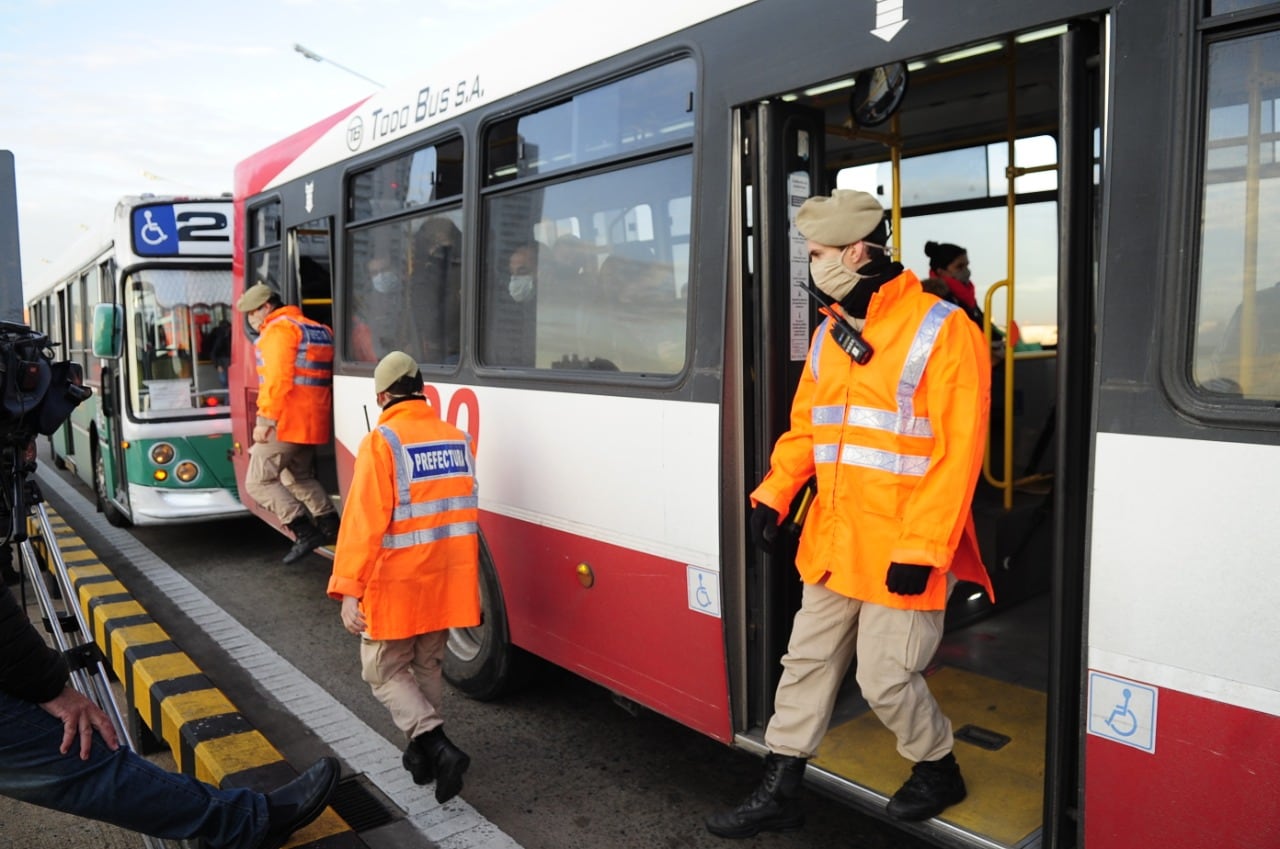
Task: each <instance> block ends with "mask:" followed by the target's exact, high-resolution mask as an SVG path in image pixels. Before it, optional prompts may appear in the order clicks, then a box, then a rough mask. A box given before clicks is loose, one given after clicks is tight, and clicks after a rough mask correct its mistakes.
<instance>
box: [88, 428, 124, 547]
mask: <svg viewBox="0 0 1280 849" xmlns="http://www.w3.org/2000/svg"><path fill="white" fill-rule="evenodd" d="M106 492H107V464H106V461H105V460H103V459H102V452H101V451H100V450H98V448H97V447H96V444H95V447H94V449H93V500H94V502H95V503H96V504H97V507H98V512H99V513H101V514H102V515H103V516H105V517H106V519H107V521H108V522H110V523H111V524H113V525H115V526H116V527H117V528H127V527H129V525H130V524H131V523H130V522H129V517H128V516H126V515H125V514H124V513H123V512H121V510H120V508H119V507H117V506H116V505H115V503H114V502H113V501H112V500H111V499H110V498H107V496H106Z"/></svg>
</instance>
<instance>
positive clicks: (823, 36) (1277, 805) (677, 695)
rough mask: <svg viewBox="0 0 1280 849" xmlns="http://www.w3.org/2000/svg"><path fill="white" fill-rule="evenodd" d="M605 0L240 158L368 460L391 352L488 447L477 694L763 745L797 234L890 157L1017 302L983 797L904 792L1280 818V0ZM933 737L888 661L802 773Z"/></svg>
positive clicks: (785, 560)
mask: <svg viewBox="0 0 1280 849" xmlns="http://www.w3.org/2000/svg"><path fill="white" fill-rule="evenodd" d="M599 18H600V21H599V23H598V24H596V23H593V22H592V21H590V20H587V19H586V18H585V17H584V16H581V15H571V14H568V13H566V14H565V15H557V16H549V17H548V20H554V21H559V22H566V21H570V20H572V21H573V22H574V23H573V24H572V26H570V25H569V24H567V23H565V24H563V27H562V29H563V32H541V31H539V32H532V31H530V30H523V31H521V32H520V33H518V34H513V35H512V36H510V37H509V38H507V39H505V40H503V39H500V40H498V41H496V42H494V43H490V44H487V45H485V47H484V49H483V51H478V52H476V53H475V54H473V55H470V56H464V57H459V58H456V59H451V60H449V61H447V62H443V63H441V64H439V65H437V66H435V67H431V68H428V69H426V70H425V71H423V73H422V74H420V75H418V76H416V77H415V78H413V79H412V80H411V81H409V82H406V83H405V84H403V85H400V86H397V87H391V88H387V89H385V90H381V91H379V92H377V93H376V94H374V95H372V96H371V97H370V98H368V99H367V100H365V101H363V102H361V103H358V104H355V105H353V106H351V107H350V108H348V109H344V110H342V111H341V112H339V113H337V114H334V115H331V116H329V117H328V118H326V119H324V120H322V121H319V122H318V123H316V124H314V125H313V126H311V127H308V128H306V129H304V130H302V131H300V132H298V133H296V134H294V135H291V136H289V137H288V138H285V139H282V140H281V141H279V142H278V143H276V144H274V145H272V146H271V147H269V148H267V149H266V150H263V151H261V152H260V153H258V154H255V155H253V156H251V157H249V158H248V159H246V160H245V161H243V162H241V163H240V164H239V165H238V167H237V169H236V176H235V203H236V211H237V217H238V223H237V228H236V230H237V233H238V234H239V240H240V241H239V244H238V245H237V247H236V254H235V261H234V270H233V276H234V280H235V284H234V285H235V288H236V290H237V292H239V291H243V289H244V287H245V286H246V285H247V284H251V283H254V282H257V281H259V280H265V281H267V282H269V283H270V284H271V285H273V286H275V287H276V288H277V289H278V290H279V291H280V292H281V293H282V295H283V296H284V298H285V299H286V301H289V302H300V303H301V304H302V305H303V309H304V311H305V312H307V313H309V314H310V315H312V316H313V317H315V318H318V319H321V320H323V321H325V322H327V323H330V324H331V325H332V326H333V328H334V330H335V335H336V339H337V361H336V363H335V377H334V410H335V422H334V424H335V439H334V441H333V444H332V446H331V447H329V448H328V449H327V450H326V451H322V452H321V457H320V465H321V469H320V472H321V477H322V479H326V480H327V481H328V482H329V485H330V487H331V488H332V492H333V494H334V496H335V497H336V498H340V497H341V494H342V493H343V492H344V490H345V487H346V485H347V483H348V482H349V480H350V476H351V469H352V463H353V457H354V454H355V452H356V449H357V446H358V445H359V442H360V440H361V438H362V437H363V436H364V434H365V433H366V432H367V431H368V429H369V427H370V424H371V423H372V422H374V421H375V420H376V416H377V413H378V410H377V408H376V406H375V405H374V397H373V396H374V392H373V388H372V379H371V375H372V370H373V366H374V363H375V362H376V360H377V359H378V358H379V357H380V356H381V355H382V354H385V353H386V352H387V351H388V350H392V349H396V348H400V349H403V350H405V351H408V352H410V353H412V354H413V355H414V356H415V357H416V358H417V359H418V361H419V362H420V364H421V367H422V370H423V373H424V376H426V378H427V381H428V384H429V385H428V389H427V392H428V395H429V396H430V399H431V401H432V403H433V404H435V405H436V406H437V408H438V409H439V410H440V412H441V413H442V415H444V416H446V417H447V418H448V419H449V420H450V421H453V422H455V423H457V424H458V425H459V426H461V427H463V428H465V429H466V430H468V431H469V432H470V433H471V435H472V436H473V437H474V438H475V440H476V446H477V461H478V467H479V484H480V498H481V527H482V533H483V541H484V545H483V557H482V566H483V569H482V572H483V576H484V578H483V596H484V599H483V602H484V609H485V618H484V624H483V625H482V626H481V627H479V628H477V629H474V630H471V631H466V632H457V633H455V634H454V635H452V638H451V640H450V644H449V657H448V663H447V668H448V675H449V678H450V680H451V681H452V682H453V683H454V685H455V686H456V687H457V688H458V689H460V690H461V691H463V692H465V693H467V694H469V695H472V696H475V697H478V698H493V697H496V696H498V695H499V694H501V693H502V692H503V690H504V689H505V688H507V687H509V686H510V685H511V684H512V683H513V682H515V681H516V680H518V679H519V677H520V675H521V673H522V669H523V668H525V667H527V665H528V662H529V661H530V660H531V659H532V658H541V659H543V660H546V661H550V662H552V663H555V664H558V665H560V666H562V667H565V668H568V669H570V670H573V671H574V672H576V673H578V674H580V675H583V676H585V677H587V678H589V679H591V680H592V681H595V682H598V683H599V684H600V685H601V686H603V687H607V688H609V689H610V690H612V691H614V692H615V693H616V694H618V696H619V697H621V698H624V699H627V700H630V701H632V702H635V703H637V704H640V705H643V706H645V707H647V708H650V709H652V710H654V711H657V712H658V713H661V714H663V715H665V716H668V717H670V718H672V719H674V720H676V721H678V722H681V723H684V724H685V725H688V726H690V727H692V728H694V729H697V730H699V731H701V732H704V733H705V734H707V735H710V736H712V737H714V738H716V739H719V740H722V741H724V742H726V743H728V744H732V745H736V746H740V747H744V748H747V749H750V750H753V751H757V752H760V751H763V728H764V725H765V723H766V722H767V720H768V718H769V716H770V714H771V710H772V699H773V693H774V688H775V685H776V683H777V678H778V675H779V662H778V661H779V658H780V657H781V655H782V654H783V652H784V650H785V645H786V640H787V636H788V633H789V627H790V621H791V618H792V616H793V614H794V612H795V610H796V609H797V607H798V603H799V585H798V579H797V577H796V574H795V571H794V568H793V566H792V564H791V562H790V558H789V557H788V556H786V555H781V556H766V555H763V554H761V553H760V552H758V551H756V550H754V549H753V548H752V547H751V546H750V545H749V544H748V542H747V532H746V527H745V524H746V519H745V517H746V514H747V511H748V504H747V498H746V494H747V492H748V491H749V490H750V489H751V488H752V487H753V486H754V485H755V483H756V482H757V481H758V480H759V479H760V477H761V476H762V474H763V472H764V470H765V469H766V468H767V463H768V457H769V453H770V450H771V448H772V445H773V442H774V440H775V439H776V438H777V436H778V435H779V434H780V433H781V432H782V431H783V430H784V429H785V428H786V426H787V418H788V409H789V404H790V398H791V394H792V392H793V390H794V387H795V384H796V380H797V378H798V375H799V373H800V369H801V368H802V367H803V366H804V358H805V352H806V347H807V345H808V341H809V337H810V333H811V332H812V329H813V328H814V327H815V326H816V325H815V312H814V308H813V304H812V303H811V301H810V299H809V298H808V296H807V295H806V294H805V291H804V283H805V281H806V280H807V263H806V258H805V256H804V252H803V242H802V240H800V239H799V237H798V236H797V235H796V233H795V231H794V229H793V227H792V226H791V225H792V220H793V217H794V212H795V209H796V208H797V207H798V206H799V203H800V202H801V201H802V200H803V199H804V198H805V197H808V196H810V195H813V194H819V193H826V192H829V191H830V190H831V189H832V188H836V187H841V186H845V187H855V188H863V189H866V190H869V191H873V192H877V193H878V194H879V196H880V197H881V198H882V199H883V201H884V204H885V206H886V208H892V209H893V210H894V213H893V231H894V236H893V243H894V245H895V246H896V249H897V250H898V251H899V253H900V255H901V256H902V258H903V260H904V262H905V263H906V264H907V265H908V266H909V267H912V268H914V269H915V270H916V271H917V272H918V273H920V274H921V276H922V277H923V276H924V274H925V272H926V270H927V268H926V266H925V264H924V261H923V252H922V250H923V246H924V243H925V242H926V241H939V242H950V243H954V244H958V245H961V246H963V247H965V248H967V250H968V253H969V256H970V260H971V265H972V268H973V270H974V279H975V280H976V281H978V283H979V286H978V288H979V291H980V292H981V293H982V295H983V296H985V300H984V302H983V303H984V305H985V313H986V316H987V321H988V332H989V333H991V334H992V335H993V336H994V335H995V331H996V328H1003V329H1004V330H1005V331H1006V332H1007V331H1009V330H1010V329H1011V328H1012V327H1013V326H1014V325H1015V323H1016V326H1017V327H1018V328H1019V330H1020V338H1015V336H1014V335H1013V334H1007V335H1006V339H1005V342H1006V344H1005V348H1004V351H1003V356H1002V357H1001V358H999V362H998V364H997V365H996V367H995V373H994V375H993V380H994V386H995V391H994V393H993V402H992V403H993V409H992V425H993V426H992V435H991V445H990V451H989V460H988V463H987V468H986V474H985V475H984V479H983V480H982V481H981V482H980V484H979V492H978V495H977V497H976V500H975V507H974V511H975V516H976V519H977V524H978V527H979V532H980V537H981V541H982V545H983V549H984V556H985V559H986V562H987V564H988V567H989V569H990V570H991V572H992V574H993V577H994V581H995V585H996V600H995V603H994V604H993V603H991V602H990V601H989V600H987V599H986V598H985V597H984V596H982V595H981V594H980V593H976V592H974V591H973V589H974V588H973V587H969V586H965V585H961V586H960V587H959V588H958V589H957V591H956V592H955V593H954V595H953V597H952V600H951V604H950V608H949V611H948V634H947V637H946V639H945V640H944V643H943V646H942V648H941V649H940V651H939V653H938V656H937V658H936V660H935V663H934V665H933V666H932V667H931V669H930V670H929V676H930V686H931V688H932V689H933V691H934V693H935V695H937V697H938V699H939V701H940V702H941V703H942V704H943V707H944V709H945V710H946V712H947V713H948V715H949V716H950V717H951V719H952V721H953V723H954V725H955V727H956V732H957V739H958V742H957V752H956V754H957V757H958V758H959V759H960V761H961V763H962V764H963V768H964V770H965V775H966V778H967V779H968V783H969V790H970V797H969V798H968V799H967V800H966V801H965V802H964V803H962V804H960V805H957V806H955V807H953V808H950V809H948V810H947V811H946V812H945V813H944V814H943V816H942V817H940V818H938V819H935V820H931V821H929V822H926V823H923V824H919V825H912V826H907V827H906V828H907V829H908V830H910V831H911V832H912V833H914V834H917V835H920V836H924V837H926V838H927V839H929V840H932V841H934V842H936V843H937V844H939V845H945V846H979V847H1015V846H1017V847H1023V846H1036V845H1038V846H1045V847H1070V846H1086V847H1089V849H1110V847H1132V846H1162V847H1188V848H1189V847H1203V846H1240V847H1245V846H1248V847H1263V846H1266V847H1274V846H1277V845H1280V663H1277V662H1276V661H1275V659H1274V657H1273V656H1272V653H1271V649H1272V648H1273V647H1274V646H1275V645H1276V644H1277V641H1278V640H1280V615H1278V614H1277V607H1278V606H1280V585H1277V584H1276V582H1274V581H1271V580H1270V571H1271V568H1272V565H1271V564H1274V563H1275V562H1276V560H1277V557H1278V555H1277V552H1280V530H1278V528H1280V525H1278V524H1277V523H1276V522H1275V521H1273V520H1272V519H1269V518H1268V516H1270V514H1271V512H1272V508H1273V504H1272V500H1271V498H1270V496H1269V495H1268V493H1269V492H1271V490H1272V488H1273V487H1274V486H1275V481H1277V480H1280V381H1277V380H1276V378H1275V375H1276V374H1278V373H1280V370H1277V369H1276V367H1275V366H1276V360H1277V358H1280V339H1277V337H1276V333H1275V331H1274V329H1273V328H1274V327H1276V326H1280V322H1277V321H1276V320H1275V319H1276V318H1277V317H1280V316H1276V315H1273V313H1274V311H1276V310H1280V289H1277V288H1276V287H1274V286H1273V284H1274V283H1275V280H1274V279H1273V277H1272V276H1270V275H1268V274H1267V272H1266V271H1265V269H1266V268H1268V267H1271V268H1275V267H1277V266H1280V240H1277V239H1275V238H1274V233H1275V232H1276V230H1274V229H1272V228H1274V227H1276V226H1277V224H1280V127H1277V116H1278V115H1280V3H1276V2H1261V1H1260V0H1195V1H1194V2H1193V0H1124V2H1120V1H1119V0H1052V2H1050V0H1045V2H1037V3H1027V2H1024V0H989V2H986V3H983V4H981V5H980V6H976V5H970V6H963V5H962V4H956V3H954V2H952V0H907V2H905V3H903V2H888V0H881V2H877V1H876V0H858V2H848V1H847V0H841V2H828V0H814V2H811V3H807V4H803V6H802V7H801V6H798V5H797V4H795V3H791V2H787V0H757V2H739V1H738V0H681V2H654V3H646V4H640V5H638V6H627V5H622V6H614V7H611V8H610V10H609V12H608V14H607V15H601V16H599ZM606 19H607V20H606ZM1015 343H1016V344H1015ZM250 344H251V339H250V337H249V336H248V334H247V331H246V332H238V333H237V334H236V338H235V343H234V349H233V371H234V374H233V376H232V383H231V389H232V407H233V429H234V430H233V433H234V438H235V440H236V443H237V446H236V451H237V454H236V457H235V463H236V467H237V471H238V473H239V474H240V475H241V477H242V476H243V474H244V470H245V468H246V465H247V455H246V453H245V446H247V445H248V443H249V431H250V428H251V424H252V419H253V411H254V400H255V393H256V377H255V375H254V372H253V356H252V353H251V351H250V349H249V345H250ZM242 494H243V490H242ZM245 501H246V503H247V504H249V506H250V507H251V508H252V509H255V510H256V511H257V512H258V513H259V514H261V515H262V516H263V517H264V519H266V520H267V521H273V522H274V520H273V519H272V518H271V517H270V516H269V515H268V514H266V512H265V511H263V510H261V509H260V508H259V507H257V506H256V505H254V504H253V503H252V501H251V500H250V499H249V498H248V497H247V496H245ZM907 768H908V765H907V764H906V763H905V762H904V761H903V760H902V759H901V758H899V757H898V756H897V754H896V753H895V751H894V747H893V741H892V739H891V737H890V736H889V735H888V732H886V731H885V730H884V729H883V728H882V727H880V726H879V723H878V722H877V721H876V720H875V719H874V717H872V716H871V714H870V713H869V711H868V710H867V706H866V704H865V703H864V702H863V701H862V700H861V699H860V697H859V695H858V691H857V686H856V684H855V683H854V682H853V678H852V672H851V673H850V677H849V680H848V686H846V687H845V688H844V690H843V691H842V692H841V694H840V697H839V701H838V704H837V708H836V713H835V719H834V720H833V723H832V727H831V730H830V732H829V733H828V735H827V737H826V739H825V740H824V742H823V745H822V748H821V750H820V751H819V752H818V753H817V755H816V757H815V758H814V759H813V760H812V761H811V765H810V768H809V770H808V780H809V781H810V783H811V784H814V785H816V786H818V787H820V789H822V790H824V791H825V792H827V793H828V794H830V795H833V796H835V797H837V798H839V799H842V800H845V801H847V802H849V803H850V804H853V805H855V806H858V807H861V808H865V809H866V810H868V811H870V812H873V813H875V812H879V811H880V810H881V809H882V807H883V804H884V802H885V800H886V798H887V797H888V795H889V794H891V793H892V792H893V791H894V790H895V789H896V788H897V787H898V786H899V784H900V783H901V782H902V781H903V779H904V778H905V776H906V772H907Z"/></svg>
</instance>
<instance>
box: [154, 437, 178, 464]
mask: <svg viewBox="0 0 1280 849" xmlns="http://www.w3.org/2000/svg"><path fill="white" fill-rule="evenodd" d="M151 462H153V463H155V464H156V465H157V466H163V465H165V464H166V463H171V462H173V446H172V445H170V444H169V443H167V442H157V443H156V444H155V445H152V446H151Z"/></svg>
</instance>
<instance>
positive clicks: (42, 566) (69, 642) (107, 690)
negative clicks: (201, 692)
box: [9, 474, 182, 849]
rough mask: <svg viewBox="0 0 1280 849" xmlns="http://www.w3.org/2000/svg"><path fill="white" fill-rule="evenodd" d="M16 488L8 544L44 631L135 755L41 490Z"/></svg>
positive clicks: (161, 844) (22, 484) (152, 846)
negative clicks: (13, 546)
mask: <svg viewBox="0 0 1280 849" xmlns="http://www.w3.org/2000/svg"><path fill="white" fill-rule="evenodd" d="M13 484H14V485H13V490H12V494H13V495H15V496H17V495H19V494H20V496H21V505H22V506H23V507H25V511H23V510H19V509H13V508H12V507H11V509H12V510H13V513H12V516H11V520H12V521H11V531H12V536H11V537H10V540H9V541H10V542H16V543H18V548H19V551H20V553H21V557H22V567H23V569H24V570H25V572H26V577H27V580H28V581H29V582H30V584H31V587H32V589H33V590H34V592H35V595H36V601H37V602H38V603H39V605H40V613H41V616H42V617H43V619H44V627H45V630H46V631H48V632H49V634H50V635H51V636H52V638H53V642H54V645H55V647H56V648H57V649H58V651H59V652H61V653H62V656H63V657H64V658H66V661H67V665H68V667H70V672H71V686H72V687H74V688H75V689H76V691H77V692H79V693H80V694H81V695H83V696H85V697H86V698H88V699H89V700H90V701H92V702H93V703H94V704H95V705H97V706H98V707H99V708H100V709H101V710H102V711H103V712H104V713H106V715H107V716H108V717H109V718H110V720H111V725H112V727H113V728H114V729H115V732H116V736H117V737H118V738H119V739H120V743H121V745H123V746H127V747H129V748H130V749H133V750H134V751H137V747H136V746H135V745H134V741H133V737H132V736H131V735H130V734H129V728H128V724H127V723H126V722H125V720H124V715H123V714H122V713H121V712H120V706H119V704H118V703H117V701H116V697H115V691H114V690H113V689H112V687H111V681H110V678H109V677H108V672H107V663H106V658H105V656H104V655H103V654H102V651H101V649H99V647H98V645H97V644H96V643H95V642H94V641H93V630H92V628H91V627H90V625H89V622H88V620H86V619H85V615H84V612H83V611H82V610H81V609H80V605H79V604H77V603H76V590H75V587H74V586H73V585H72V583H71V576H70V574H69V573H68V572H67V565H66V561H64V560H63V558H62V552H61V551H60V550H59V548H58V540H57V537H56V536H55V535H54V532H53V525H52V523H51V522H50V521H49V514H48V512H47V511H46V510H45V507H44V498H43V495H42V494H41V492H40V488H39V487H38V486H37V484H36V482H35V481H33V480H30V479H28V478H27V477H26V475H25V474H20V475H18V476H17V479H16V480H15V481H14V482H13ZM15 500H17V499H15ZM32 519H34V522H35V525H36V526H37V529H36V538H37V539H39V540H41V541H42V542H43V545H42V546H41V547H42V548H43V553H44V556H43V558H42V557H41V555H40V553H38V552H37V551H36V548H35V545H34V543H33V542H32V539H31V538H30V537H29V536H28V526H29V525H30V524H31V522H30V521H29V520H32ZM42 560H43V561H44V562H43V563H42ZM46 569H47V572H46ZM46 574H47V575H48V576H49V580H50V581H51V582H52V583H53V585H54V586H53V588H52V589H51V588H50V587H49V586H48V585H47V584H46V583H45V576H46ZM139 837H140V838H141V839H142V842H143V845H144V846H147V847H148V849H165V847H169V846H174V845H182V843H179V842H174V841H165V840H160V839H159V838H155V837H149V836H147V835H139Z"/></svg>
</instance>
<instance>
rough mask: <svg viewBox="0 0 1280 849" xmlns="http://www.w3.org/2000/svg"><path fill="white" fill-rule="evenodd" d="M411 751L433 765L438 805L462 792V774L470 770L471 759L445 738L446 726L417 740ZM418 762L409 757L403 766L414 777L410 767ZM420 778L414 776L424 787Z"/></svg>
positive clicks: (434, 729) (412, 744) (413, 743)
mask: <svg viewBox="0 0 1280 849" xmlns="http://www.w3.org/2000/svg"><path fill="white" fill-rule="evenodd" d="M409 747H410V748H411V749H414V748H416V749H417V750H418V753H419V755H421V756H422V757H423V758H425V759H426V761H427V763H429V764H431V768H432V769H433V770H434V773H435V779H436V801H437V802H439V803H441V804H444V803H445V802H447V801H449V800H450V799H452V798H453V797H454V796H457V795H458V793H460V792H461V791H462V774H463V773H464V772H466V771H467V767H469V766H471V757H470V756H469V755H468V754H467V753H466V752H464V751H462V750H461V749H459V748H458V747H457V746H455V745H453V743H452V741H450V740H449V738H448V737H446V736H444V728H443V726H439V725H437V726H436V727H435V728H432V729H431V730H430V731H427V732H425V733H423V734H419V735H418V736H417V737H414V738H413V742H412V743H410V744H409ZM415 760H416V758H410V757H409V756H408V755H407V754H406V757H405V758H404V765H405V767H406V768H407V769H408V770H409V771H410V772H411V773H412V772H414V771H413V767H411V766H409V764H410V763H411V762H413V761H415ZM418 775H419V773H414V775H413V780H414V781H415V782H417V783H418V784H424V783H425V782H422V781H418ZM429 780H430V779H428V781H429Z"/></svg>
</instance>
